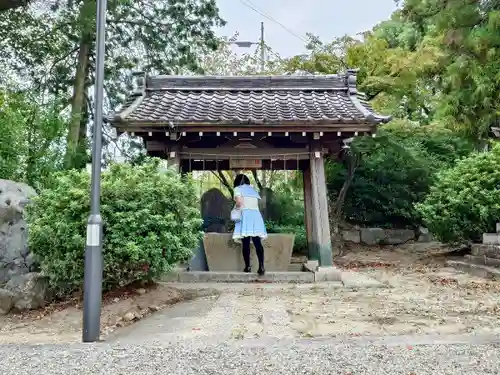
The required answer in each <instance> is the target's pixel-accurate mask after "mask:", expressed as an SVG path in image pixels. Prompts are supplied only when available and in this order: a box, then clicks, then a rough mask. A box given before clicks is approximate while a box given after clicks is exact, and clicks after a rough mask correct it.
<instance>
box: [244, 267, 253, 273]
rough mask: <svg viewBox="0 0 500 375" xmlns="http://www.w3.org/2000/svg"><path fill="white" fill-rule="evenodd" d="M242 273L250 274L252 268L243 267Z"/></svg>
mask: <svg viewBox="0 0 500 375" xmlns="http://www.w3.org/2000/svg"><path fill="white" fill-rule="evenodd" d="M243 272H245V273H251V272H252V267H245V269H244V270H243Z"/></svg>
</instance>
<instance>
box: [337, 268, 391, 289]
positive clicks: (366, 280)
mask: <svg viewBox="0 0 500 375" xmlns="http://www.w3.org/2000/svg"><path fill="white" fill-rule="evenodd" d="M340 280H341V281H342V284H344V286H345V287H346V288H386V287H387V285H385V284H383V283H381V282H380V281H378V280H375V279H373V278H371V277H369V276H367V275H364V274H362V273H359V272H354V271H343V272H341V273H340Z"/></svg>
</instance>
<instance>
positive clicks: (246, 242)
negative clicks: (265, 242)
mask: <svg viewBox="0 0 500 375" xmlns="http://www.w3.org/2000/svg"><path fill="white" fill-rule="evenodd" d="M250 239H252V241H253V244H254V246H255V252H256V253H257V259H258V260H259V270H263V269H264V247H263V246H262V241H261V240H260V237H243V238H242V240H241V242H242V243H243V260H244V261H245V268H246V269H250Z"/></svg>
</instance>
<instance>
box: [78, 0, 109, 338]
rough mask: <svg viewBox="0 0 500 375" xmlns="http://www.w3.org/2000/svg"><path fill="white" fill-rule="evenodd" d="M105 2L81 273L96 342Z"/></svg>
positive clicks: (100, 14) (89, 331)
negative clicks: (88, 209)
mask: <svg viewBox="0 0 500 375" xmlns="http://www.w3.org/2000/svg"><path fill="white" fill-rule="evenodd" d="M106 3H107V0H97V22H96V24H97V28H96V34H97V35H96V73H95V91H94V100H95V105H94V132H93V133H94V134H93V142H92V177H91V191H90V216H89V219H88V223H87V243H86V247H85V275H84V284H83V289H84V294H83V335H82V336H83V337H82V338H83V342H95V341H98V340H99V337H100V330H101V329H100V326H101V299H102V270H103V261H102V237H103V236H102V227H103V224H102V218H101V201H100V200H101V152H102V123H103V99H104V54H105V44H104V42H105V38H106Z"/></svg>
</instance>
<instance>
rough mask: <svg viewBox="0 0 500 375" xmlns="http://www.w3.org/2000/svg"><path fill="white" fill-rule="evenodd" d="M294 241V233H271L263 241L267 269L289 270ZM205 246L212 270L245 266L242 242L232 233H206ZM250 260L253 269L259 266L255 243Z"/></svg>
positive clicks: (235, 270) (217, 270)
mask: <svg viewBox="0 0 500 375" xmlns="http://www.w3.org/2000/svg"><path fill="white" fill-rule="evenodd" d="M294 242H295V235H294V234H281V233H280V234H277V233H273V234H269V236H268V238H267V239H266V240H264V241H263V245H264V259H265V261H264V267H265V269H266V271H268V272H286V271H288V266H289V265H290V261H291V257H292V250H293V245H294ZM203 246H204V248H205V254H206V256H207V263H208V269H209V270H210V271H214V272H219V271H221V272H226V271H232V272H238V271H242V270H243V269H244V268H245V265H244V262H243V256H242V254H241V244H239V243H236V242H234V241H233V239H232V234H231V233H205V235H204V237H203ZM250 262H251V265H252V269H253V270H257V269H258V268H259V266H258V260H257V255H256V254H255V249H254V247H253V244H252V250H251V252H250Z"/></svg>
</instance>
